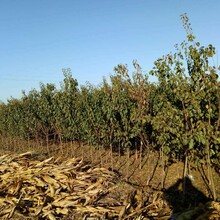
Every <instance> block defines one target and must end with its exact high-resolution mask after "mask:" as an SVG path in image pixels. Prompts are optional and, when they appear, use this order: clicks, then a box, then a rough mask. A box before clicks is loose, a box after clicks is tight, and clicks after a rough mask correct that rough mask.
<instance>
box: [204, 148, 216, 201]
mask: <svg viewBox="0 0 220 220" xmlns="http://www.w3.org/2000/svg"><path fill="white" fill-rule="evenodd" d="M206 150H207V156H206V158H207V159H206V160H207V167H208V179H209V185H211V188H212V196H213V200H216V190H215V184H214V180H213V174H212V169H211V160H210V149H209V146H207V147H206Z"/></svg>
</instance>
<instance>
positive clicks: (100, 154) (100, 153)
mask: <svg viewBox="0 0 220 220" xmlns="http://www.w3.org/2000/svg"><path fill="white" fill-rule="evenodd" d="M98 148H99V156H100V161H101V167H103V158H102V151H101V147H100V145H99V146H98Z"/></svg>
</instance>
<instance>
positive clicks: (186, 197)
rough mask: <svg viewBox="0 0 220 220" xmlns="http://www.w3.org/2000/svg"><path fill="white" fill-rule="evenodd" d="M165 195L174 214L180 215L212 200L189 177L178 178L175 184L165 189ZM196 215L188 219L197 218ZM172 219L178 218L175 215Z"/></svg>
mask: <svg viewBox="0 0 220 220" xmlns="http://www.w3.org/2000/svg"><path fill="white" fill-rule="evenodd" d="M184 184H185V187H184ZM184 189H185V190H184ZM164 197H165V199H166V201H167V202H168V203H169V205H170V206H171V207H172V210H173V216H178V214H180V213H182V212H185V211H187V210H193V208H195V207H201V206H202V205H204V204H206V203H207V202H208V201H210V198H208V197H207V196H206V195H205V194H204V193H203V192H201V191H200V190H199V189H197V188H196V187H195V186H194V185H193V183H192V181H191V179H190V178H189V177H185V178H184V179H178V180H177V182H176V183H175V184H173V185H172V186H171V187H169V188H168V189H166V190H165V192H164ZM198 211H199V210H198ZM199 214H201V213H195V215H199ZM195 215H194V216H193V217H192V218H190V217H189V218H186V219H193V218H194V219H196V218H195V217H196V216H195ZM171 219H176V218H174V217H173V218H171ZM177 219H178V218H177Z"/></svg>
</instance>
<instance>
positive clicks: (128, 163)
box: [126, 147, 130, 181]
mask: <svg viewBox="0 0 220 220" xmlns="http://www.w3.org/2000/svg"><path fill="white" fill-rule="evenodd" d="M129 166H130V147H128V148H127V168H126V181H128V176H129Z"/></svg>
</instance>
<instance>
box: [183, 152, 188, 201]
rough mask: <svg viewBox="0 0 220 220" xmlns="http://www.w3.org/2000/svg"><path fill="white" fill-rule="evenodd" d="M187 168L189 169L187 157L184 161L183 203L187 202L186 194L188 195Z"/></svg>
mask: <svg viewBox="0 0 220 220" xmlns="http://www.w3.org/2000/svg"><path fill="white" fill-rule="evenodd" d="M187 167H188V156H187V155H186V156H185V161H184V169H183V201H184V200H185V194H186V176H187Z"/></svg>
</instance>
